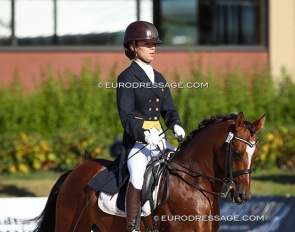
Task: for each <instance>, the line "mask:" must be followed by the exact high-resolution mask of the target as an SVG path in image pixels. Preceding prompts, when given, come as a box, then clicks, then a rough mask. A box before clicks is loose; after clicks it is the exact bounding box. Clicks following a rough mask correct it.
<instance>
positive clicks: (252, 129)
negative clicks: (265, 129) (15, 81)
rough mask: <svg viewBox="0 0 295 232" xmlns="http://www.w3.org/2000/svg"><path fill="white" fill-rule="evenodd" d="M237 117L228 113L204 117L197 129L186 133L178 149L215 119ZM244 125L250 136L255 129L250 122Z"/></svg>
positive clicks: (224, 119)
mask: <svg viewBox="0 0 295 232" xmlns="http://www.w3.org/2000/svg"><path fill="white" fill-rule="evenodd" d="M236 117H237V114H228V115H223V116H221V115H214V116H211V118H209V119H204V120H203V121H202V122H201V123H200V124H199V126H198V128H197V129H195V130H193V131H192V132H191V133H189V134H188V136H187V137H186V139H185V140H184V141H183V143H182V144H181V146H180V150H182V149H183V148H185V147H186V146H187V145H188V144H189V143H190V142H191V141H192V140H193V138H194V137H195V136H196V135H197V134H199V133H200V131H202V130H203V129H205V128H207V127H209V126H210V125H212V124H213V123H215V122H216V121H221V122H226V121H228V120H235V119H236ZM245 125H246V127H247V128H248V130H249V131H250V133H251V136H253V134H255V130H254V127H253V125H252V123H250V122H248V121H245Z"/></svg>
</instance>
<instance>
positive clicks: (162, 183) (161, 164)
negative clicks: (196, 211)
mask: <svg viewBox="0 0 295 232" xmlns="http://www.w3.org/2000/svg"><path fill="white" fill-rule="evenodd" d="M172 153H174V151H172V150H166V151H165V152H164V154H163V155H162V156H161V157H159V158H157V159H155V160H152V161H151V162H150V163H149V165H148V166H147V168H146V171H145V174H144V184H143V187H142V190H141V206H142V212H141V215H140V216H141V218H142V220H143V222H144V224H146V221H145V217H147V216H149V215H152V218H154V210H155V208H156V207H157V206H158V205H160V204H164V203H165V202H166V201H167V200H168V196H169V181H168V168H167V159H168V158H167V157H170V156H171V155H172ZM127 185H128V180H127V181H126V182H125V183H124V185H123V186H122V187H121V188H120V190H119V192H118V193H116V194H109V193H105V192H103V191H102V192H101V193H100V195H99V197H98V206H99V207H100V209H101V210H102V211H104V212H105V213H108V214H112V215H116V216H121V217H125V216H126V213H125V196H126V191H127ZM163 199H164V200H163ZM153 224H154V225H153V226H154V227H156V222H154V223H153ZM146 226H148V225H147V224H146Z"/></svg>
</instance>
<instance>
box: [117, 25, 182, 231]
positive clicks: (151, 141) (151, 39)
mask: <svg viewBox="0 0 295 232" xmlns="http://www.w3.org/2000/svg"><path fill="white" fill-rule="evenodd" d="M159 43H162V41H161V40H160V39H159V35H158V31H157V29H156V27H155V26H154V25H153V24H151V23H149V22H145V21H136V22H133V23H131V24H130V25H129V26H128V27H127V28H126V30H125V35H124V48H125V55H126V56H127V57H128V58H129V59H130V60H132V63H131V65H130V66H129V67H128V68H126V69H125V70H124V71H123V72H122V73H121V74H120V75H119V77H118V80H117V82H118V83H117V90H116V91H117V107H118V111H119V115H120V119H121V122H122V125H123V128H124V135H123V145H124V147H125V149H126V151H127V153H128V161H127V166H128V170H129V173H130V179H129V184H128V189H127V196H126V213H127V215H126V220H127V230H128V231H136V230H135V223H136V217H137V215H138V213H139V210H140V190H141V189H142V186H143V181H144V172H145V169H146V166H147V164H148V163H149V161H150V160H151V157H155V156H157V155H158V154H159V150H158V147H159V148H160V149H162V150H163V149H174V147H173V146H172V145H170V144H169V143H168V142H167V140H166V139H165V134H164V133H163V130H162V127H161V124H160V122H159V119H160V115H161V116H162V117H163V119H164V122H165V124H166V126H167V127H168V128H170V129H172V130H173V132H174V134H175V136H176V137H177V138H184V136H185V131H184V130H183V128H182V126H181V123H180V119H179V116H178V113H177V110H176V109H175V106H174V104H173V100H172V97H171V93H170V90H169V87H168V86H167V85H165V84H166V83H167V82H166V80H165V78H164V77H163V76H162V74H160V73H159V72H157V71H156V70H154V69H153V68H152V66H151V65H150V63H151V61H153V59H154V56H155V51H156V44H159Z"/></svg>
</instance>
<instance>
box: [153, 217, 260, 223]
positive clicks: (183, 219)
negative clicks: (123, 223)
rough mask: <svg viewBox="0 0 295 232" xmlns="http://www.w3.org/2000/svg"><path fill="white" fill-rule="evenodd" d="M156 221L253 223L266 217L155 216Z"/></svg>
mask: <svg viewBox="0 0 295 232" xmlns="http://www.w3.org/2000/svg"><path fill="white" fill-rule="evenodd" d="M154 219H155V221H161V222H172V221H173V222H194V221H202V222H213V221H217V222H221V221H227V222H231V221H237V222H240V221H244V222H248V221H250V222H253V221H264V216H258V215H243V216H241V215H226V216H224V215H222V216H219V215H161V216H154Z"/></svg>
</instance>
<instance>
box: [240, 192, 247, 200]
mask: <svg viewBox="0 0 295 232" xmlns="http://www.w3.org/2000/svg"><path fill="white" fill-rule="evenodd" d="M245 198H246V196H245V194H244V193H240V194H239V199H240V201H244V200H245Z"/></svg>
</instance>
